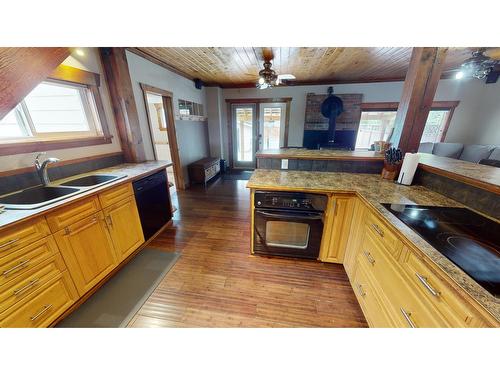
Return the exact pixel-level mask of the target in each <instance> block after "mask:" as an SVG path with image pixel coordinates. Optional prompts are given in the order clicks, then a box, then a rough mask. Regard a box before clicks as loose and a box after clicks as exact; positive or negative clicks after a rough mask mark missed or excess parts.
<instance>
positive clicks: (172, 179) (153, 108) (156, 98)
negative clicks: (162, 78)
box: [141, 83, 185, 195]
mask: <svg viewBox="0 0 500 375" xmlns="http://www.w3.org/2000/svg"><path fill="white" fill-rule="evenodd" d="M141 87H142V89H143V93H144V102H145V105H146V112H147V116H148V122H149V130H150V135H151V143H152V145H153V151H154V154H155V159H156V160H159V161H168V162H171V165H170V166H169V167H167V176H168V181H169V186H170V193H171V195H172V194H173V193H174V192H175V191H176V190H177V189H181V190H184V188H185V185H184V178H183V175H182V171H181V169H180V159H179V149H178V146H177V137H176V132H175V118H174V115H173V113H174V112H173V103H172V93H171V92H169V91H166V90H161V89H158V88H155V87H152V86H148V85H145V84H142V83H141Z"/></svg>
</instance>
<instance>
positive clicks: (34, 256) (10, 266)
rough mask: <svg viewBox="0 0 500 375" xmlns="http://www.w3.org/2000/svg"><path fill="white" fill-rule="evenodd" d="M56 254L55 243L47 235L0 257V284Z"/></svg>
mask: <svg viewBox="0 0 500 375" xmlns="http://www.w3.org/2000/svg"><path fill="white" fill-rule="evenodd" d="M56 254H59V251H58V249H57V245H56V243H55V241H54V239H53V238H52V236H48V237H45V238H42V239H41V240H39V241H37V242H35V243H33V244H31V245H28V246H25V247H23V248H22V249H19V250H17V251H14V252H11V253H10V254H8V255H7V256H5V257H2V258H0V285H3V284H5V283H7V282H9V281H11V280H13V279H15V278H16V277H17V276H19V275H21V274H23V273H25V272H27V271H29V270H31V269H33V267H35V266H36V265H37V264H39V263H40V262H42V261H44V260H45V259H47V258H50V257H51V256H53V255H56Z"/></svg>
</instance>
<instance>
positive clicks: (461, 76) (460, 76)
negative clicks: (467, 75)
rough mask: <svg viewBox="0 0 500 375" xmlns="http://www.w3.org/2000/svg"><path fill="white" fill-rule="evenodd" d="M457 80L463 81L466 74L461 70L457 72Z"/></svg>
mask: <svg viewBox="0 0 500 375" xmlns="http://www.w3.org/2000/svg"><path fill="white" fill-rule="evenodd" d="M455 78H456V79H462V78H464V72H462V71H461V70H460V71H458V72H457V74H455Z"/></svg>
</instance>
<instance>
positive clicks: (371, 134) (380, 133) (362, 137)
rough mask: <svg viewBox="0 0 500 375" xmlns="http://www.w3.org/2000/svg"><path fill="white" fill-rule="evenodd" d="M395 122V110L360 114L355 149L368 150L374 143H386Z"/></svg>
mask: <svg viewBox="0 0 500 375" xmlns="http://www.w3.org/2000/svg"><path fill="white" fill-rule="evenodd" d="M395 120H396V111H395V110H390V111H364V112H361V120H360V121H359V129H358V137H357V138H356V148H360V149H369V148H370V146H371V145H372V144H373V142H375V141H387V139H388V138H389V137H390V135H391V133H392V129H393V128H394V121H395Z"/></svg>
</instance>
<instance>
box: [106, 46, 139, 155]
mask: <svg viewBox="0 0 500 375" xmlns="http://www.w3.org/2000/svg"><path fill="white" fill-rule="evenodd" d="M99 53H100V56H101V61H102V65H103V67H104V73H105V76H106V82H107V83H108V88H109V94H110V97H111V104H112V107H113V113H114V115H115V120H116V128H117V130H118V137H119V139H120V144H121V148H122V150H123V156H124V159H125V161H126V162H128V163H138V162H142V161H145V160H146V154H145V151H144V144H143V140H142V134H141V128H140V124H139V115H138V113H137V107H136V104H135V98H134V91H133V88H132V81H131V79H130V72H129V69H128V63H127V56H126V54H125V48H118V47H113V48H99Z"/></svg>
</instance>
